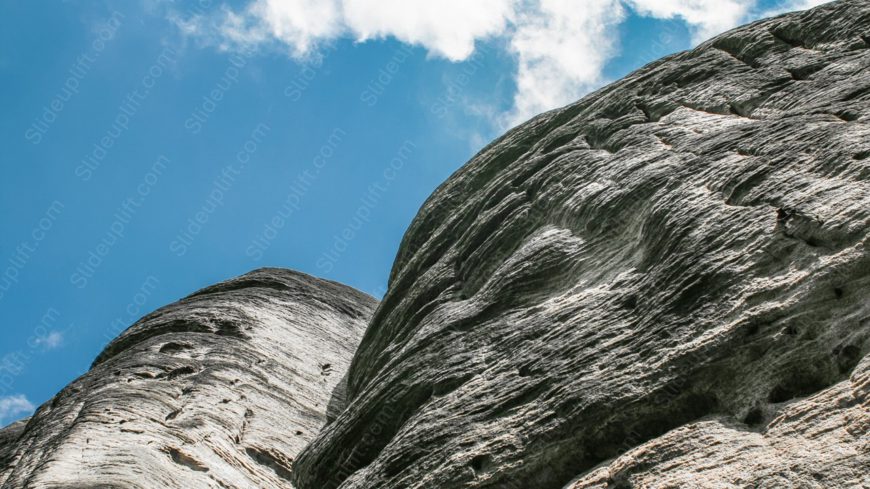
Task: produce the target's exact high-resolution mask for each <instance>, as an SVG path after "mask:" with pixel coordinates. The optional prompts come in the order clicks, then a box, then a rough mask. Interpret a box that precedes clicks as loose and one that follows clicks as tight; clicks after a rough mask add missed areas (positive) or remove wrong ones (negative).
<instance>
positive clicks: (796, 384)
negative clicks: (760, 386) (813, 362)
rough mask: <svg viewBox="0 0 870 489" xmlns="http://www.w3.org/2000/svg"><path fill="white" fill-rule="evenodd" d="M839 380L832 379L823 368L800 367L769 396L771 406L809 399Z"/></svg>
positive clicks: (792, 371)
mask: <svg viewBox="0 0 870 489" xmlns="http://www.w3.org/2000/svg"><path fill="white" fill-rule="evenodd" d="M839 380H840V379H839V378H831V376H830V375H829V374H828V372H826V370H825V369H824V368H823V367H822V366H817V367H813V366H800V367H799V368H795V369H793V370H791V371H790V372H788V373H787V374H786V376H785V377H784V378H783V379H781V380H780V381H779V383H777V384H776V385H775V386H774V387H773V389H771V390H770V393H769V394H768V396H767V401H768V402H770V403H771V404H779V403H783V402H788V401H791V400H793V399H797V398H801V397H807V396H810V395H812V394H815V393H816V392H819V391H821V390H824V389H826V388H828V387H830V386H831V385H833V384H835V383H837V382H838V381H839Z"/></svg>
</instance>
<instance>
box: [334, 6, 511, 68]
mask: <svg viewBox="0 0 870 489" xmlns="http://www.w3.org/2000/svg"><path fill="white" fill-rule="evenodd" d="M515 3H516V1H515V0H474V1H468V0H439V1H431V0H430V1H419V0H418V1H414V0H378V1H377V2H373V1H371V0H344V1H343V12H344V19H345V23H346V25H347V27H348V29H349V30H350V31H351V32H352V33H353V35H354V37H356V39H357V40H359V41H365V40H367V39H377V38H384V37H394V38H396V39H398V40H400V41H402V42H405V43H408V44H415V45H420V46H424V47H426V48H427V49H428V50H429V51H430V52H432V53H433V54H436V55H439V56H443V57H445V58H447V59H449V60H451V61H461V60H464V59H466V58H468V57H469V56H470V55H471V53H472V52H474V42H475V41H476V40H478V39H485V38H487V37H491V36H493V35H497V34H501V33H503V32H504V31H505V29H506V28H507V26H508V22H509V21H510V20H511V19H512V18H513V16H514V4H515Z"/></svg>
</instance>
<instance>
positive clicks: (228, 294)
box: [0, 269, 376, 489]
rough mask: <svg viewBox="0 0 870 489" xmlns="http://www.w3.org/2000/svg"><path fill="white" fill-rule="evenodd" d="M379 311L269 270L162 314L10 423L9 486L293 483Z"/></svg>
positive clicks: (320, 283)
mask: <svg viewBox="0 0 870 489" xmlns="http://www.w3.org/2000/svg"><path fill="white" fill-rule="evenodd" d="M375 306H376V301H375V300H374V299H373V298H371V297H369V296H367V295H365V294H362V293H360V292H357V291H355V290H353V289H351V288H349V287H345V286H343V285H339V284H336V283H333V282H328V281H324V280H319V279H315V278H313V277H310V276H307V275H304V274H300V273H295V272H291V271H287V270H277V269H261V270H257V271H254V272H251V273H249V274H247V275H244V276H242V277H238V278H236V279H233V280H229V281H227V282H223V283H220V284H218V285H215V286H212V287H208V288H206V289H203V290H200V291H199V292H196V293H195V294H193V295H191V296H189V297H188V298H186V299H183V300H181V301H179V302H177V303H175V304H172V305H170V306H167V307H164V308H162V309H160V310H158V311H156V312H154V313H152V314H150V315H148V316H146V317H144V318H142V319H141V320H140V321H139V322H137V323H136V324H134V325H133V326H132V327H131V328H130V329H128V330H127V331H126V332H124V333H123V334H122V335H121V336H120V337H119V338H118V339H116V340H115V341H113V342H112V343H111V344H110V345H109V346H108V347H107V348H106V350H105V351H104V352H103V353H102V354H101V355H100V356H99V358H98V359H97V360H96V362H95V363H94V366H93V368H92V369H91V370H90V371H89V372H88V373H87V374H85V375H84V376H82V377H81V378H79V379H78V380H76V381H75V382H73V383H72V384H70V385H69V386H68V387H67V388H66V389H64V390H63V391H62V392H61V393H59V394H58V395H57V396H56V397H55V398H54V399H53V400H52V401H51V402H49V403H48V404H46V405H44V406H42V407H41V408H40V409H39V410H38V411H37V412H36V414H35V415H34V416H33V418H32V419H31V420H30V421H29V423H28V424H27V428H26V429H23V427H22V426H21V425H13V427H10V428H9V430H15V432H14V435H11V436H10V437H9V438H13V437H14V438H15V439H16V441H15V442H14V449H13V450H12V451H7V446H9V445H7V443H5V442H4V441H3V439H4V438H3V437H4V436H5V434H6V433H7V430H4V431H0V470H2V472H0V487H2V488H4V489H6V488H9V489H24V488H39V489H44V488H71V487H75V488H85V487H87V488H92V487H93V488H96V487H112V488H160V489H165V488H185V489H187V488H191V489H192V488H281V487H284V488H289V487H293V486H292V484H291V483H290V482H289V477H290V472H291V470H292V466H293V459H294V457H295V456H296V454H297V453H299V451H300V450H301V449H302V448H303V447H304V446H305V445H306V444H307V443H308V442H309V441H310V440H311V439H312V438H313V437H314V435H315V434H316V433H317V432H318V431H319V430H320V429H321V427H322V426H323V425H324V424H325V423H326V421H327V415H328V414H327V413H328V412H331V413H332V415H333V416H334V415H335V414H337V413H338V412H340V411H341V410H342V408H343V406H344V399H343V397H344V396H343V391H344V390H343V388H338V389H336V387H337V386H338V385H339V384H340V382H343V376H344V373H345V372H346V370H347V367H348V364H349V363H350V360H351V356H352V355H353V351H354V349H355V348H356V346H357V344H358V343H359V340H360V338H361V337H362V334H363V331H364V329H365V326H366V324H367V322H368V320H369V318H370V317H371V314H372V312H373V311H374V308H375ZM9 433H12V431H9ZM4 458H7V459H8V465H4V464H3V459H4ZM4 466H5V467H6V468H5V470H3V469H2V468H3V467H4Z"/></svg>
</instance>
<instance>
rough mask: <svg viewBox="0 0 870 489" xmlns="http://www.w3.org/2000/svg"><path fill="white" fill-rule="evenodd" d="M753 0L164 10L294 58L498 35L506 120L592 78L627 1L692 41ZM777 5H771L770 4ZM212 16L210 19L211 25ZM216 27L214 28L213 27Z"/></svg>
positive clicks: (454, 50) (612, 49)
mask: <svg viewBox="0 0 870 489" xmlns="http://www.w3.org/2000/svg"><path fill="white" fill-rule="evenodd" d="M758 2H759V0H584V1H582V2H579V1H577V0H474V1H468V0H438V1H434V0H252V1H251V3H249V4H248V5H247V7H244V8H242V9H241V10H237V11H232V10H229V9H227V8H224V9H223V10H222V12H221V14H220V16H219V18H218V19H217V20H216V19H215V18H210V19H209V18H206V17H205V16H202V15H195V16H191V17H189V18H181V17H179V16H178V15H177V14H171V15H170V18H171V19H172V20H173V21H174V22H175V23H176V24H177V25H178V26H179V28H180V29H181V30H182V32H184V33H185V34H187V35H191V36H196V37H200V38H211V37H213V36H217V38H218V40H217V41H216V43H217V44H218V45H219V46H220V47H222V48H224V49H232V48H234V47H242V48H245V49H250V48H253V47H256V46H259V45H264V44H269V43H276V42H277V43H278V44H279V45H283V46H285V47H286V48H289V54H290V55H291V56H292V57H293V58H295V59H297V60H302V59H309V58H311V57H316V56H317V54H318V49H319V48H320V47H321V45H323V44H325V43H328V42H330V41H332V40H335V39H337V38H342V37H344V38H352V39H354V40H356V41H358V42H364V41H367V40H370V39H382V38H388V37H392V38H395V39H397V40H399V41H401V42H404V43H407V44H413V45H417V46H422V47H423V48H425V49H426V50H427V51H428V52H429V53H430V54H431V55H434V56H440V57H443V58H446V59H448V60H451V61H463V60H466V59H468V57H469V56H470V55H471V54H472V53H473V52H474V49H475V43H476V42H478V41H481V40H485V39H492V38H500V39H503V40H505V41H506V42H504V43H503V45H504V46H507V49H509V51H510V53H511V54H512V55H513V56H515V58H516V60H517V68H516V73H515V74H514V78H515V82H516V86H517V92H516V94H515V96H514V104H513V107H512V109H511V110H509V111H508V112H506V113H503V114H500V115H498V116H497V117H496V120H497V121H498V122H500V123H501V125H502V126H508V125H513V124H515V123H517V122H521V121H522V120H525V119H526V118H528V117H530V116H532V115H534V114H537V113H539V112H541V111H544V110H548V109H552V108H556V107H559V106H562V105H564V104H567V103H570V102H572V101H574V100H576V99H578V98H579V97H581V96H582V95H583V94H585V93H588V92H589V91H590V90H592V89H594V88H596V87H598V86H600V85H601V84H603V83H604V82H605V81H606V80H604V79H603V75H602V73H603V71H604V68H605V66H606V64H607V62H608V61H610V60H611V59H613V57H614V56H615V55H616V54H617V53H618V51H619V41H618V31H617V29H616V28H617V27H618V26H619V24H620V23H621V22H622V21H623V20H624V19H625V17H626V8H628V9H631V10H633V11H634V12H636V13H637V14H639V15H642V16H648V17H653V18H658V19H681V20H682V21H683V22H685V23H686V24H687V26H688V27H689V29H690V30H691V32H692V34H693V36H692V37H693V42H696V43H697V42H700V41H702V40H704V39H706V38H708V37H710V36H712V35H715V34H718V33H720V32H723V31H725V30H727V29H730V28H732V27H735V26H737V25H739V24H741V23H743V22H746V21H748V20H751V19H752V18H755V17H758V16H759V15H766V14H772V13H775V12H773V11H768V12H763V13H760V12H758V11H757V8H758ZM820 3H824V0H788V1H787V2H786V3H785V4H784V5H783V6H782V7H781V9H779V10H783V11H784V10H798V9H803V8H809V7H812V6H815V5H818V4H820ZM779 10H778V11H779ZM215 26H216V27H215ZM215 30H217V31H218V32H217V33H215V32H214V31H215Z"/></svg>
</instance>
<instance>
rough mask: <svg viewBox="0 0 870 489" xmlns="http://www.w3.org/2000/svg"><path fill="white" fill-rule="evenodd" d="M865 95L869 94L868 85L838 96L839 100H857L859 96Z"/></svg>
mask: <svg viewBox="0 0 870 489" xmlns="http://www.w3.org/2000/svg"><path fill="white" fill-rule="evenodd" d="M865 95H870V85H868V86H864V87H861V88H857V89H855V90H852V91H851V92H849V93H847V94H846V95H844V96H843V97H842V98H840V102H849V101H852V100H858V99H860V98H863V97H864V96H865Z"/></svg>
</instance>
